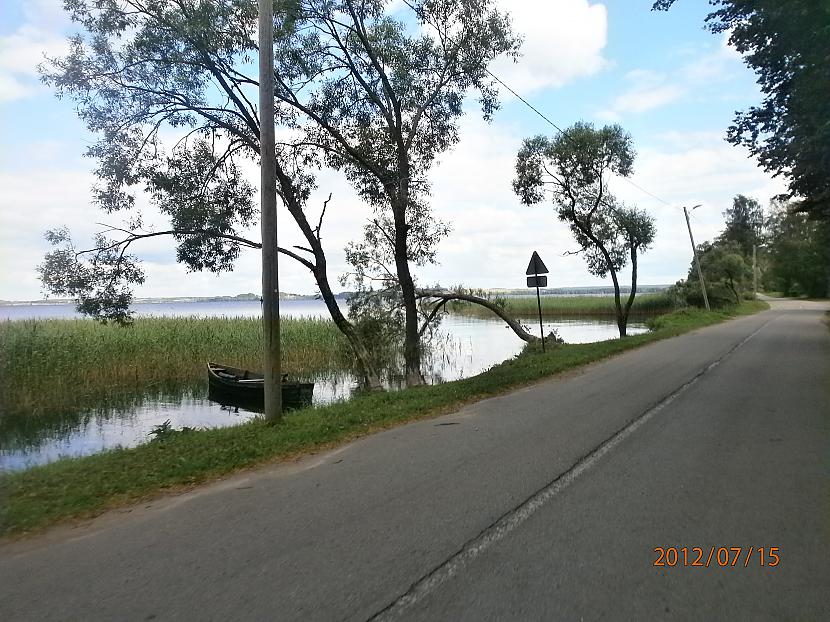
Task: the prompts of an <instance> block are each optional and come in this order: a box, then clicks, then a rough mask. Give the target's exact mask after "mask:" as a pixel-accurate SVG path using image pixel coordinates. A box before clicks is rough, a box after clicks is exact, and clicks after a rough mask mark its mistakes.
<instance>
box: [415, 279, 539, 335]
mask: <svg viewBox="0 0 830 622" xmlns="http://www.w3.org/2000/svg"><path fill="white" fill-rule="evenodd" d="M416 294H417V297H418V298H437V299H439V300H441V301H443V302H442V304H443V303H446V302H449V301H450V300H462V301H464V302H471V303H473V304H477V305H481V306H482V307H485V308H487V309H490V311H492V312H493V313H495V314H496V315H498V316H499V317H500V318H501V319H503V320H504V321H505V323H506V324H507V325H508V326H509V327H510V329H511V330H512V331H513V332H514V333H516V336H517V337H518V338H519V339H521V340H523V341H526V342H527V343H533V342H535V341H539V337H537V336H536V335H531V334H530V333H529V332H527V331H526V330H525V329H524V328H523V327H522V325H521V324H520V323H519V322H518V321H517V320H516V319H515V318H512V317H510V316H509V315H507V313H505V311H504V309H502V308H501V307H499V306H498V305H495V304H493V303H492V302H490V301H489V300H487V299H486V298H481V297H479V296H473V295H471V294H462V293H458V292H449V293H448V292H441V291H438V290H434V289H419V290H417V292H416ZM436 311H437V309H436ZM434 316H435V314H433V315H431V316H430V317H429V318H428V319H427V321H426V322H424V325H423V326H422V327H421V330H420V332H421V333H423V332H424V331H425V330H426V328H427V326H428V325H429V322H430V321H431V320H432V319H433V318H434Z"/></svg>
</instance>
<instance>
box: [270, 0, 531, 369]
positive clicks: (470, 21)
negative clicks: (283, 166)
mask: <svg viewBox="0 0 830 622" xmlns="http://www.w3.org/2000/svg"><path fill="white" fill-rule="evenodd" d="M406 4H407V5H408V6H409V7H410V8H411V9H412V11H413V14H414V17H415V18H416V20H417V22H418V29H416V30H415V31H414V32H411V31H410V29H408V28H407V26H406V24H404V23H402V22H399V21H395V20H394V19H392V18H391V17H389V16H388V15H387V14H386V13H385V12H384V9H385V5H386V2H385V1H384V0H364V1H362V2H357V1H354V0H336V1H324V0H306V1H303V2H302V3H301V8H300V11H299V12H298V13H297V22H296V24H297V28H296V29H295V30H294V32H293V33H292V35H291V36H290V37H288V38H286V39H285V40H284V41H283V42H282V47H281V48H279V49H278V51H277V61H278V64H279V66H281V67H282V68H283V72H282V73H281V74H279V75H278V76H277V86H278V88H277V98H278V99H280V100H281V101H282V103H283V104H284V105H285V106H288V107H291V108H293V109H294V110H295V111H297V113H298V114H300V115H303V116H304V117H306V118H308V119H310V120H311V121H312V124H311V125H310V126H309V127H308V128H307V135H306V140H307V142H308V143H309V144H312V145H314V146H315V147H317V148H319V149H321V150H322V151H323V152H324V153H325V155H326V163H327V164H328V165H329V166H332V167H334V168H336V169H340V170H343V171H344V172H345V173H346V176H347V177H348V179H349V180H350V181H351V182H352V184H353V186H354V187H355V189H356V190H357V192H358V193H359V195H360V196H361V197H362V198H363V199H364V200H365V201H366V202H367V204H369V205H370V206H371V207H372V208H373V209H374V210H375V217H374V218H372V219H370V221H369V224H368V226H367V227H366V238H365V239H364V241H363V242H362V243H359V244H357V245H355V246H354V247H353V248H351V249H350V251H349V255H350V260H351V262H352V264H353V265H354V266H355V272H354V274H353V276H355V277H356V278H357V279H358V280H359V281H365V279H367V278H368V279H369V280H370V281H371V280H376V281H380V282H382V283H383V286H382V290H383V292H384V294H386V293H388V292H389V290H390V289H391V288H396V289H398V290H399V294H400V310H401V312H402V315H403V317H402V324H403V332H404V340H403V341H404V359H405V365H406V378H407V383H408V384H409V385H414V384H420V383H422V382H423V379H422V377H421V364H420V356H421V355H420V337H419V318H418V305H417V295H416V283H415V278H414V276H413V274H412V269H411V264H415V265H422V264H424V263H428V262H431V261H433V260H434V256H435V245H436V244H437V242H438V241H439V240H440V239H441V238H442V237H444V236H445V235H446V234H447V233H448V231H449V229H448V228H447V227H446V226H445V225H444V224H443V223H440V222H438V221H436V220H435V219H434V218H433V216H432V214H431V212H430V209H429V203H428V201H427V197H428V195H429V186H428V184H427V180H426V174H427V173H428V171H429V169H430V167H431V166H432V165H433V163H434V162H435V159H436V157H437V156H438V155H440V154H441V153H443V152H445V151H446V150H448V149H449V148H450V147H452V146H453V145H455V144H456V143H457V142H458V125H457V120H458V118H459V117H460V116H461V114H462V113H463V109H462V103H463V101H464V97H465V96H466V95H467V94H468V93H470V92H477V93H478V94H479V101H480V104H481V109H482V112H483V114H484V116H485V118H487V119H489V118H490V116H491V115H492V113H493V112H494V111H495V109H496V108H497V104H498V100H497V91H496V89H495V82H494V80H493V78H492V77H491V76H490V75H489V74H488V72H487V66H488V64H489V63H490V62H491V61H492V60H494V59H495V58H496V57H497V56H500V55H502V54H506V55H508V56H514V57H515V55H516V53H517V49H518V44H519V42H518V40H517V39H516V37H515V36H513V34H512V32H511V29H510V23H509V20H508V19H507V17H506V16H505V15H503V14H502V13H500V12H499V11H497V10H496V9H495V8H494V6H495V3H494V1H493V0H410V1H409V2H407V3H406ZM307 85H313V86H311V88H312V90H313V94H312V95H310V96H307V97H306V96H303V93H304V89H306V88H307ZM280 87H282V88H280ZM378 254H388V259H389V261H388V262H387V261H378V257H377V255H378ZM355 262H363V263H362V264H361V263H355ZM381 264H384V265H387V266H394V269H393V270H392V271H388V270H384V271H382V272H381V273H380V274H377V273H374V272H372V269H373V268H375V267H377V266H379V265H381ZM358 285H359V288H360V290H361V291H371V290H372V289H373V288H371V287H364V286H365V283H360V282H359V283H358Z"/></svg>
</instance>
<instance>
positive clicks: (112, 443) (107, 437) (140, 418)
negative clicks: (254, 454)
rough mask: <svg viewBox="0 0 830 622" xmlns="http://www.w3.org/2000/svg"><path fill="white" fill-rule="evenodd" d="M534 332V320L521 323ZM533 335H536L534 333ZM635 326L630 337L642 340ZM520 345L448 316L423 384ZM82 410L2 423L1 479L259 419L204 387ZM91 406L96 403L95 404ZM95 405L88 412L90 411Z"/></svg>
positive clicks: (318, 400) (502, 331) (346, 389)
mask: <svg viewBox="0 0 830 622" xmlns="http://www.w3.org/2000/svg"><path fill="white" fill-rule="evenodd" d="M522 321H523V323H525V324H526V325H527V326H528V327H529V330H531V331H533V332H535V331H538V324H535V323H534V320H533V319H532V318H528V319H524V320H522ZM534 328H535V330H534ZM553 329H555V330H556V331H557V332H558V334H559V335H560V336H561V337H563V338H564V339H565V341H566V342H570V343H585V342H590V341H600V340H603V339H610V338H614V337H616V336H617V329H616V325H615V324H614V323H613V321H603V320H597V319H579V320H576V319H574V320H563V319H557V320H556V321H548V322H546V323H545V324H544V330H545V333H548V332H550V331H551V330H553ZM645 330H647V329H646V327H645V325H643V324H637V323H633V324H631V325H630V326H629V334H636V333H639V332H644V331H645ZM523 345H524V343H523V342H522V341H520V340H519V339H518V338H517V337H516V335H515V334H514V333H513V332H512V331H511V330H510V329H509V328H507V327H505V326H504V325H503V324H502V323H501V322H499V321H494V320H488V319H480V318H470V317H463V316H455V315H451V316H449V317H447V318H446V319H445V320H444V322H443V324H442V325H441V329H440V332H439V333H438V334H437V335H435V336H434V338H433V341H432V347H431V348H430V349H429V351H428V352H427V354H426V356H425V357H424V371H425V378H426V380H427V382H429V383H438V382H446V381H451V380H457V379H459V378H466V377H470V376H474V375H476V374H479V373H481V372H483V371H485V370H487V369H489V368H490V367H492V366H493V365H495V364H498V363H500V362H501V361H504V360H505V359H508V358H511V357H513V356H515V355H516V354H518V353H519V352H520V351H521V349H522V347H523ZM311 380H313V381H314V382H315V388H314V404H317V405H319V404H328V403H331V402H334V401H338V400H345V399H349V398H350V397H351V395H352V394H353V392H354V391H355V390H356V387H357V382H356V379H355V378H354V376H352V375H351V374H349V373H348V372H346V371H343V372H337V373H328V374H325V375H320V376H317V377H314V378H312V379H311ZM384 384H385V385H386V386H387V388H390V389H396V388H400V387H401V386H402V385H403V377H402V376H400V375H396V374H388V375H387V377H386V378H385V379H384ZM89 397H90V398H91V401H90V400H87V402H86V404H84V403H78V404H77V406H76V408H74V409H68V410H62V411H61V412H60V413H53V414H51V415H49V416H46V415H42V416H35V417H32V416H2V417H0V471H3V470H6V471H11V470H19V469H24V468H27V467H29V466H32V465H36V464H44V463H47V462H51V461H53V460H56V459H58V458H61V457H67V456H84V455H89V454H94V453H98V452H101V451H103V450H106V449H112V448H115V447H124V448H127V447H134V446H136V445H138V444H140V443H144V442H147V441H148V440H149V438H150V437H149V436H148V435H149V434H150V431H151V430H152V429H153V428H154V427H156V426H159V425H161V424H163V423H164V422H165V421H167V420H169V421H170V426H171V427H172V428H174V429H180V428H182V427H190V428H210V427H222V426H228V425H234V424H238V423H243V422H245V421H248V420H250V419H252V418H253V417H257V416H259V413H258V412H256V411H257V410H258V409H257V408H252V407H250V405H248V406H247V407H246V406H245V405H238V404H220V403H217V402H213V401H211V400H209V399H208V387H207V381H206V379H205V380H204V381H203V382H198V383H191V384H180V385H170V386H165V387H162V388H159V387H156V388H155V389H154V390H151V391H144V392H140V393H138V394H136V393H134V392H133V393H123V394H107V395H103V396H89ZM93 398H94V399H93ZM90 404H93V405H90Z"/></svg>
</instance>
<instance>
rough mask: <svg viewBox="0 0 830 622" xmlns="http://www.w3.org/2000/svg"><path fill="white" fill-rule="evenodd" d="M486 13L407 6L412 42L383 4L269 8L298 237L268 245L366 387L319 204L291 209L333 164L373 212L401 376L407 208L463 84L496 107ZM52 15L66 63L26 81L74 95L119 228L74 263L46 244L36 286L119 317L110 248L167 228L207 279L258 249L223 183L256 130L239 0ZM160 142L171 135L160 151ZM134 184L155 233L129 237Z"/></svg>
mask: <svg viewBox="0 0 830 622" xmlns="http://www.w3.org/2000/svg"><path fill="white" fill-rule="evenodd" d="M491 4H492V3H491V1H490V0H463V1H462V2H449V1H446V0H418V1H413V2H411V3H409V6H410V8H411V9H412V10H413V14H414V15H415V16H416V18H417V20H418V22H419V26H420V31H419V33H420V34H417V35H409V34H407V29H406V27H405V25H404V24H403V23H400V22H397V21H394V20H392V19H391V18H389V17H388V16H387V15H386V14H385V8H386V5H387V2H386V1H385V0H366V1H364V2H355V1H353V0H338V1H327V0H275V16H276V28H275V44H274V45H275V80H276V83H277V88H276V102H275V103H276V116H275V122H276V123H278V124H279V125H280V126H281V131H280V134H279V135H280V142H279V144H278V145H277V149H276V160H277V183H278V194H279V197H280V199H281V200H282V203H283V204H284V205H285V207H286V208H287V209H288V211H289V213H290V214H291V216H292V217H293V219H294V221H295V223H296V224H297V226H298V227H299V228H300V230H301V232H302V233H303V236H304V238H305V240H306V243H307V246H304V247H298V248H297V249H296V250H291V249H286V248H280V249H279V251H280V252H281V253H283V254H284V255H286V256H289V257H291V258H292V259H294V260H296V261H298V262H300V263H301V264H302V265H304V266H305V267H306V268H308V269H309V270H310V271H311V273H312V275H313V276H314V278H315V280H316V282H317V285H318V287H319V289H320V293H321V296H322V298H323V300H324V301H325V302H326V304H327V306H328V309H329V312H330V313H331V315H332V319H333V320H334V321H335V323H336V324H337V326H338V327H339V328H340V329H341V331H343V333H344V334H345V335H346V337H347V338H348V339H349V342H350V344H351V346H352V348H353V350H354V351H355V355H356V359H357V361H358V363H359V364H360V367H361V371H362V372H363V375H364V376H365V377H366V378H367V380H368V381H369V383H370V384H372V385H374V386H378V385H379V383H378V381H377V374H376V373H375V372H374V371H373V370H372V368H371V365H370V363H369V361H370V358H371V357H370V356H369V354H368V351H367V349H366V347H365V345H364V343H363V340H362V339H361V337H360V335H359V334H358V332H357V331H356V330H355V328H354V326H353V324H352V323H351V322H350V321H349V320H348V319H347V318H346V317H344V316H343V314H342V313H341V311H340V309H339V307H338V306H337V302H336V301H335V299H334V296H333V293H332V291H331V287H330V284H329V281H328V275H327V264H326V257H325V252H324V250H323V247H322V243H321V234H320V232H321V227H322V224H323V215H324V214H325V209H326V205H327V204H328V202H326V204H324V206H323V209H322V210H321V212H320V215H319V220H317V223H316V226H315V225H314V224H313V222H314V220H313V219H312V217H311V215H310V214H309V213H308V205H307V203H308V198H309V196H310V193H311V191H312V190H313V189H314V188H315V171H316V170H317V168H318V167H319V166H322V165H324V164H328V165H330V166H334V167H336V168H341V169H343V170H344V171H345V172H346V174H347V176H348V177H349V178H350V179H351V180H352V181H353V182H354V183H355V186H356V187H357V188H358V190H359V191H360V193H361V195H362V196H363V197H364V198H365V199H366V200H367V201H368V202H369V203H370V204H371V205H373V206H374V207H375V208H376V209H381V206H384V207H388V208H389V214H388V215H387V214H381V215H380V218H379V220H380V221H382V222H383V223H384V225H385V226H388V227H389V229H388V233H391V234H392V236H393V241H394V244H393V246H394V257H395V265H396V270H397V281H398V284H399V287H400V289H401V292H402V297H403V302H404V309H405V323H406V335H405V337H406V339H405V343H406V348H405V356H406V362H407V369H408V372H409V373H408V375H409V376H410V378H411V379H417V378H419V377H420V374H419V372H420V370H419V367H420V354H419V348H418V340H417V336H418V334H417V315H413V309H415V297H414V281H413V279H412V275H411V272H410V269H409V261H411V260H413V259H414V260H415V261H416V262H417V261H420V260H423V261H428V260H429V259H430V257H431V255H430V253H431V252H432V251H431V247H430V244H431V243H433V242H434V239H435V238H436V237H440V236H436V235H435V230H434V229H431V228H430V225H431V220H430V216H429V213H428V210H426V209H424V206H426V203H425V202H424V201H423V197H425V196H426V193H427V192H426V191H427V188H426V186H425V184H424V182H423V176H424V175H425V173H426V171H427V169H428V168H429V166H430V164H431V163H432V162H433V161H434V158H435V156H436V155H437V154H439V153H440V152H442V151H443V150H445V149H447V148H449V147H450V146H452V145H453V144H454V143H455V142H456V141H457V139H458V137H457V126H456V119H457V117H458V116H459V115H460V114H461V103H462V101H463V96H464V94H465V93H466V92H467V91H468V90H470V89H473V90H478V91H479V92H480V94H481V102H482V107H483V110H484V113H485V115H489V114H491V113H492V111H493V110H494V109H495V107H496V92H495V89H494V88H493V86H492V83H491V82H490V81H489V79H488V77H487V75H486V66H487V62H488V61H489V60H491V59H492V58H493V57H495V56H496V55H498V54H500V53H502V52H507V53H509V54H515V49H516V46H517V41H516V40H515V38H513V37H512V35H510V30H509V24H508V22H507V20H506V18H505V17H504V16H502V15H501V14H500V13H498V12H496V11H495V10H493V9H492V8H491ZM65 7H66V10H67V11H68V12H69V14H70V16H71V17H72V19H73V21H75V22H76V23H77V24H78V25H79V26H80V27H81V28H82V30H83V32H82V34H79V35H77V36H75V37H73V38H72V39H71V49H70V52H69V54H68V55H67V56H66V57H63V58H57V59H51V60H50V61H49V62H48V63H47V64H46V65H45V66H44V67H43V68H42V75H43V79H44V81H45V82H46V83H47V84H50V85H52V86H53V87H54V88H55V89H56V91H57V93H58V95H59V96H60V97H64V96H66V97H70V98H72V99H73V100H74V101H75V102H76V105H77V108H78V113H79V115H80V117H81V118H82V119H83V120H84V121H85V122H86V124H87V126H88V128H89V129H90V131H92V132H93V133H95V134H97V135H98V136H99V137H100V138H99V141H98V142H97V143H95V144H94V145H93V146H92V147H90V148H89V150H88V155H89V156H91V157H93V158H95V159H97V160H98V163H99V164H98V169H97V171H96V173H97V176H98V178H99V180H100V184H99V186H98V187H97V188H96V195H95V196H96V200H97V203H98V204H99V206H100V207H101V208H103V209H104V210H105V211H106V212H107V213H114V212H119V211H121V212H130V213H131V215H132V218H131V219H130V220H129V222H128V223H127V224H125V225H124V226H112V227H110V228H108V229H107V231H106V232H105V233H107V234H108V235H109V236H112V237H107V238H104V237H101V238H99V239H98V240H97V244H96V246H95V248H93V249H89V251H81V252H80V254H74V251H73V255H72V258H73V259H74V260H73V261H65V260H68V259H70V255H67V252H69V249H71V245H68V242H67V240H68V238H67V236H66V235H65V234H62V235H55V236H52V240H53V241H54V242H56V243H58V244H60V245H62V246H61V247H60V248H59V249H58V250H57V251H55V253H56V254H55V253H53V254H51V255H49V256H47V258H46V260H45V262H44V264H43V267H42V273H43V280H44V283H45V284H46V285H47V287H52V291H54V292H56V293H57V292H68V293H71V294H72V295H74V296H76V297H78V299H79V302H80V303H81V304H80V306H79V308H80V309H81V310H82V311H85V312H89V313H91V314H93V315H95V316H97V317H101V318H109V319H112V320H116V321H128V320H129V303H130V300H131V292H130V286H131V285H133V284H136V283H140V282H141V281H142V280H143V274H142V273H141V270H140V267H139V266H138V264H137V261H136V260H135V258H134V257H131V256H129V255H127V254H126V252H125V251H126V250H127V249H128V248H129V247H130V245H131V244H133V243H135V242H137V241H139V240H141V239H145V238H148V237H154V236H159V235H170V236H172V237H173V238H174V239H175V240H176V243H177V255H178V258H179V260H180V261H183V262H184V263H185V264H186V265H187V266H188V267H189V268H191V269H194V270H202V269H207V270H212V271H216V272H221V271H224V270H230V269H231V268H232V266H233V262H234V260H235V259H236V257H237V256H238V254H239V252H240V251H241V249H242V248H246V247H248V248H258V247H259V246H260V245H259V243H257V242H255V241H253V240H249V239H246V238H245V237H244V236H243V233H244V230H245V229H246V228H247V227H248V226H250V225H251V224H253V222H254V221H255V218H256V213H255V209H254V206H253V203H252V200H251V199H252V188H251V187H250V185H249V184H248V183H247V181H246V180H245V179H244V176H243V175H242V174H241V172H240V171H241V168H240V162H241V161H242V160H244V159H249V160H253V161H258V154H259V144H258V137H259V123H260V119H259V118H258V114H257V110H256V107H255V106H254V104H253V103H252V102H253V101H255V100H256V97H255V93H256V89H257V87H258V82H257V79H256V70H255V66H254V65H253V62H252V61H253V59H254V58H255V57H256V51H257V37H256V32H257V31H256V25H257V12H256V3H255V2H252V1H251V0H145V1H142V2H138V1H137V0H96V1H95V2H91V1H86V0H67V1H66V3H65ZM171 130H172V132H171ZM163 132H168V133H175V134H177V138H176V139H174V143H173V145H172V147H170V148H169V150H165V147H164V145H163V144H162V140H161V135H162V133H163ZM141 191H145V192H148V193H149V194H150V196H151V197H152V199H153V201H154V202H155V204H156V205H157V206H158V207H159V209H160V210H161V211H162V212H163V213H165V214H166V215H167V216H169V217H170V221H171V227H170V228H169V229H166V230H164V231H146V230H144V229H142V226H141V224H142V223H141V218H140V214H136V213H135V205H136V204H135V195H136V193H138V192H141ZM390 223H391V224H390ZM413 240H415V243H413ZM419 245H420V247H419ZM419 248H421V249H423V251H422V252H421V251H419V250H418V249H419ZM419 253H420V254H419ZM85 256H86V257H90V259H89V260H88V261H84V260H83V257H85ZM415 314H417V310H416V311H415ZM413 317H414V320H415V324H414V328H415V330H414V331H413V321H412V320H413ZM413 381H414V380H413Z"/></svg>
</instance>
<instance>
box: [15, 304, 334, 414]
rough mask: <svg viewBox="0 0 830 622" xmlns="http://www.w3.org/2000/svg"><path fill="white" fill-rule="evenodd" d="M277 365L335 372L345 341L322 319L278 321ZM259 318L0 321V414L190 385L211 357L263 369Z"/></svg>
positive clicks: (292, 370)
mask: <svg viewBox="0 0 830 622" xmlns="http://www.w3.org/2000/svg"><path fill="white" fill-rule="evenodd" d="M280 325H281V338H282V366H283V370H284V371H285V372H286V373H289V374H291V375H293V376H299V377H310V376H312V375H314V374H316V373H321V372H326V371H331V370H335V369H340V368H342V366H343V365H344V362H345V361H348V354H347V350H348V349H347V345H346V341H345V339H344V338H343V337H342V335H341V334H340V332H339V331H338V330H337V327H336V326H335V325H334V323H332V322H331V321H329V320H324V319H322V318H305V319H293V318H283V319H282V320H281V322H280ZM261 343H262V324H261V322H260V320H259V319H257V318H241V317H239V318H196V317H169V318H168V317H157V318H139V319H137V320H136V321H135V322H134V323H133V324H132V325H131V326H128V327H120V326H115V325H102V324H99V323H96V322H93V321H91V320H22V321H5V322H2V323H0V416H3V415H6V414H11V413H15V414H26V415H29V416H31V415H37V414H39V413H40V412H42V411H45V410H54V409H55V408H62V407H65V406H66V405H71V404H74V403H77V402H78V401H81V402H87V401H89V400H87V399H85V398H88V397H90V398H91V397H96V396H97V397H100V396H102V395H106V394H109V393H112V392H118V391H119V390H122V389H131V390H132V389H141V388H147V387H153V386H157V385H163V384H167V385H170V384H171V383H172V384H179V385H181V384H193V383H195V382H202V381H203V380H204V378H205V373H206V371H205V363H206V362H207V361H210V360H215V361H219V362H223V363H227V364H231V365H236V366H240V367H248V368H260V367H261V354H260V353H261Z"/></svg>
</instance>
